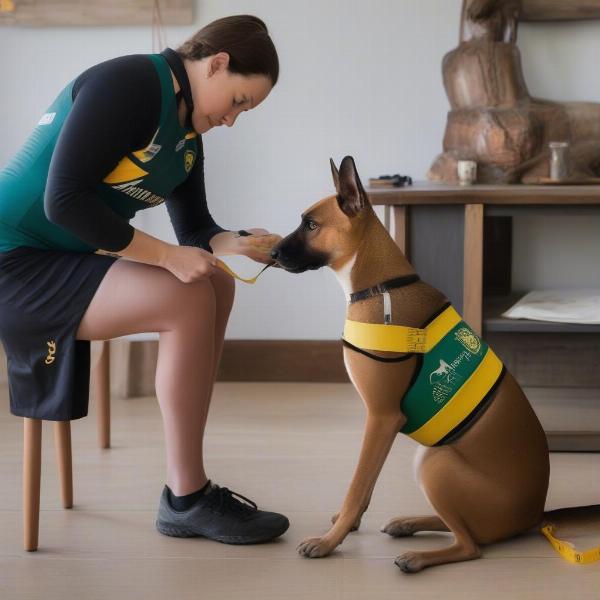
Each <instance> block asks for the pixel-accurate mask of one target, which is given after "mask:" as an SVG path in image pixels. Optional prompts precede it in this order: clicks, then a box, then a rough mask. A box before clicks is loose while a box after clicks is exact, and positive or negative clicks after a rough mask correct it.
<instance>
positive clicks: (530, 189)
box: [366, 181, 600, 205]
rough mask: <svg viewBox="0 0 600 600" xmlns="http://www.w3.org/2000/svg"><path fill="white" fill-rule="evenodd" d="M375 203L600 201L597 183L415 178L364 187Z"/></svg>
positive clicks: (554, 202) (584, 202) (555, 202)
mask: <svg viewBox="0 0 600 600" xmlns="http://www.w3.org/2000/svg"><path fill="white" fill-rule="evenodd" d="M366 192H367V194H368V195H369V198H370V200H371V203H372V204H374V205H394V204H549V205H551V204H563V205H565V204H567V205H568V204H600V185H483V184H473V185H466V186H461V185H447V184H443V183H431V182H426V181H417V182H415V183H414V185H411V186H407V187H400V188H380V187H367V188H366Z"/></svg>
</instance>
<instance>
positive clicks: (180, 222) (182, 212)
mask: <svg viewBox="0 0 600 600" xmlns="http://www.w3.org/2000/svg"><path fill="white" fill-rule="evenodd" d="M199 146H200V150H201V148H202V146H201V141H200V142H199ZM166 205H167V210H168V211H169V217H170V218H171V223H172V225H173V229H174V231H175V235H176V236H177V241H178V242H179V245H180V246H197V247H199V248H203V249H204V250H208V252H212V248H211V247H210V243H209V242H210V240H211V238H212V237H213V236H214V235H216V234H217V233H221V232H222V231H228V230H227V229H223V228H222V227H220V226H219V225H217V224H216V223H215V221H214V219H213V218H212V216H211V214H210V212H209V211H208V205H207V203H206V190H205V187H204V155H203V153H202V152H199V155H198V160H196V162H195V164H194V166H193V168H192V170H191V171H190V174H189V175H188V178H187V179H186V180H185V181H184V182H183V183H182V184H181V185H179V186H177V187H176V188H175V189H174V190H173V192H172V193H171V195H170V196H169V197H168V198H167V200H166Z"/></svg>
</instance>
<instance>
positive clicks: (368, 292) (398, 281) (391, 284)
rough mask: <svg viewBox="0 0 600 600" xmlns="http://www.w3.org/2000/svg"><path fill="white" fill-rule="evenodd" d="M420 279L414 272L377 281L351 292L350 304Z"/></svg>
mask: <svg viewBox="0 0 600 600" xmlns="http://www.w3.org/2000/svg"><path fill="white" fill-rule="evenodd" d="M420 279H421V278H420V277H419V276H418V275H417V274H416V273H414V274H412V275H404V276H403V277H396V278H394V279H388V280H387V281H384V282H382V283H378V284H377V285H375V286H373V287H370V288H366V289H364V290H360V291H358V292H352V293H351V294H350V304H353V303H354V302H358V301H359V300H365V299H366V298H372V297H373V296H377V295H379V294H383V293H384V292H387V291H388V290H393V289H395V288H399V287H404V286H406V285H410V284H411V283H416V282H417V281H419V280H420Z"/></svg>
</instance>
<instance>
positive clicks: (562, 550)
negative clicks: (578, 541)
mask: <svg viewBox="0 0 600 600" xmlns="http://www.w3.org/2000/svg"><path fill="white" fill-rule="evenodd" d="M555 529H556V528H555V527H554V525H552V524H551V523H549V524H548V525H546V526H545V527H542V533H543V534H544V535H545V536H546V537H547V538H548V541H549V542H550V543H551V544H552V546H554V549H555V550H556V551H557V552H558V553H559V554H560V555H561V556H562V557H563V558H564V559H565V560H568V561H569V562H570V563H573V564H574V565H588V564H590V563H594V562H596V561H598V560H600V548H590V549H589V550H585V551H583V552H579V551H578V550H576V549H575V546H574V545H573V544H572V543H571V542H567V541H565V540H559V539H558V538H556V537H554V535H553V534H554V531H555Z"/></svg>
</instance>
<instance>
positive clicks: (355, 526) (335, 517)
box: [331, 512, 362, 531]
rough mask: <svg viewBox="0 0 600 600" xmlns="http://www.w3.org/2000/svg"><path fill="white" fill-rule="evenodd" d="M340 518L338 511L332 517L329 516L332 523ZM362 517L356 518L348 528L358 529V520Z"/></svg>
mask: <svg viewBox="0 0 600 600" xmlns="http://www.w3.org/2000/svg"><path fill="white" fill-rule="evenodd" d="M339 518H340V513H339V512H336V513H335V515H333V517H331V522H332V523H333V524H335V522H336V521H337V520H338V519H339ZM361 519H362V517H358V519H356V521H354V525H352V527H351V528H350V531H358V528H359V527H360V521H361Z"/></svg>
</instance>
